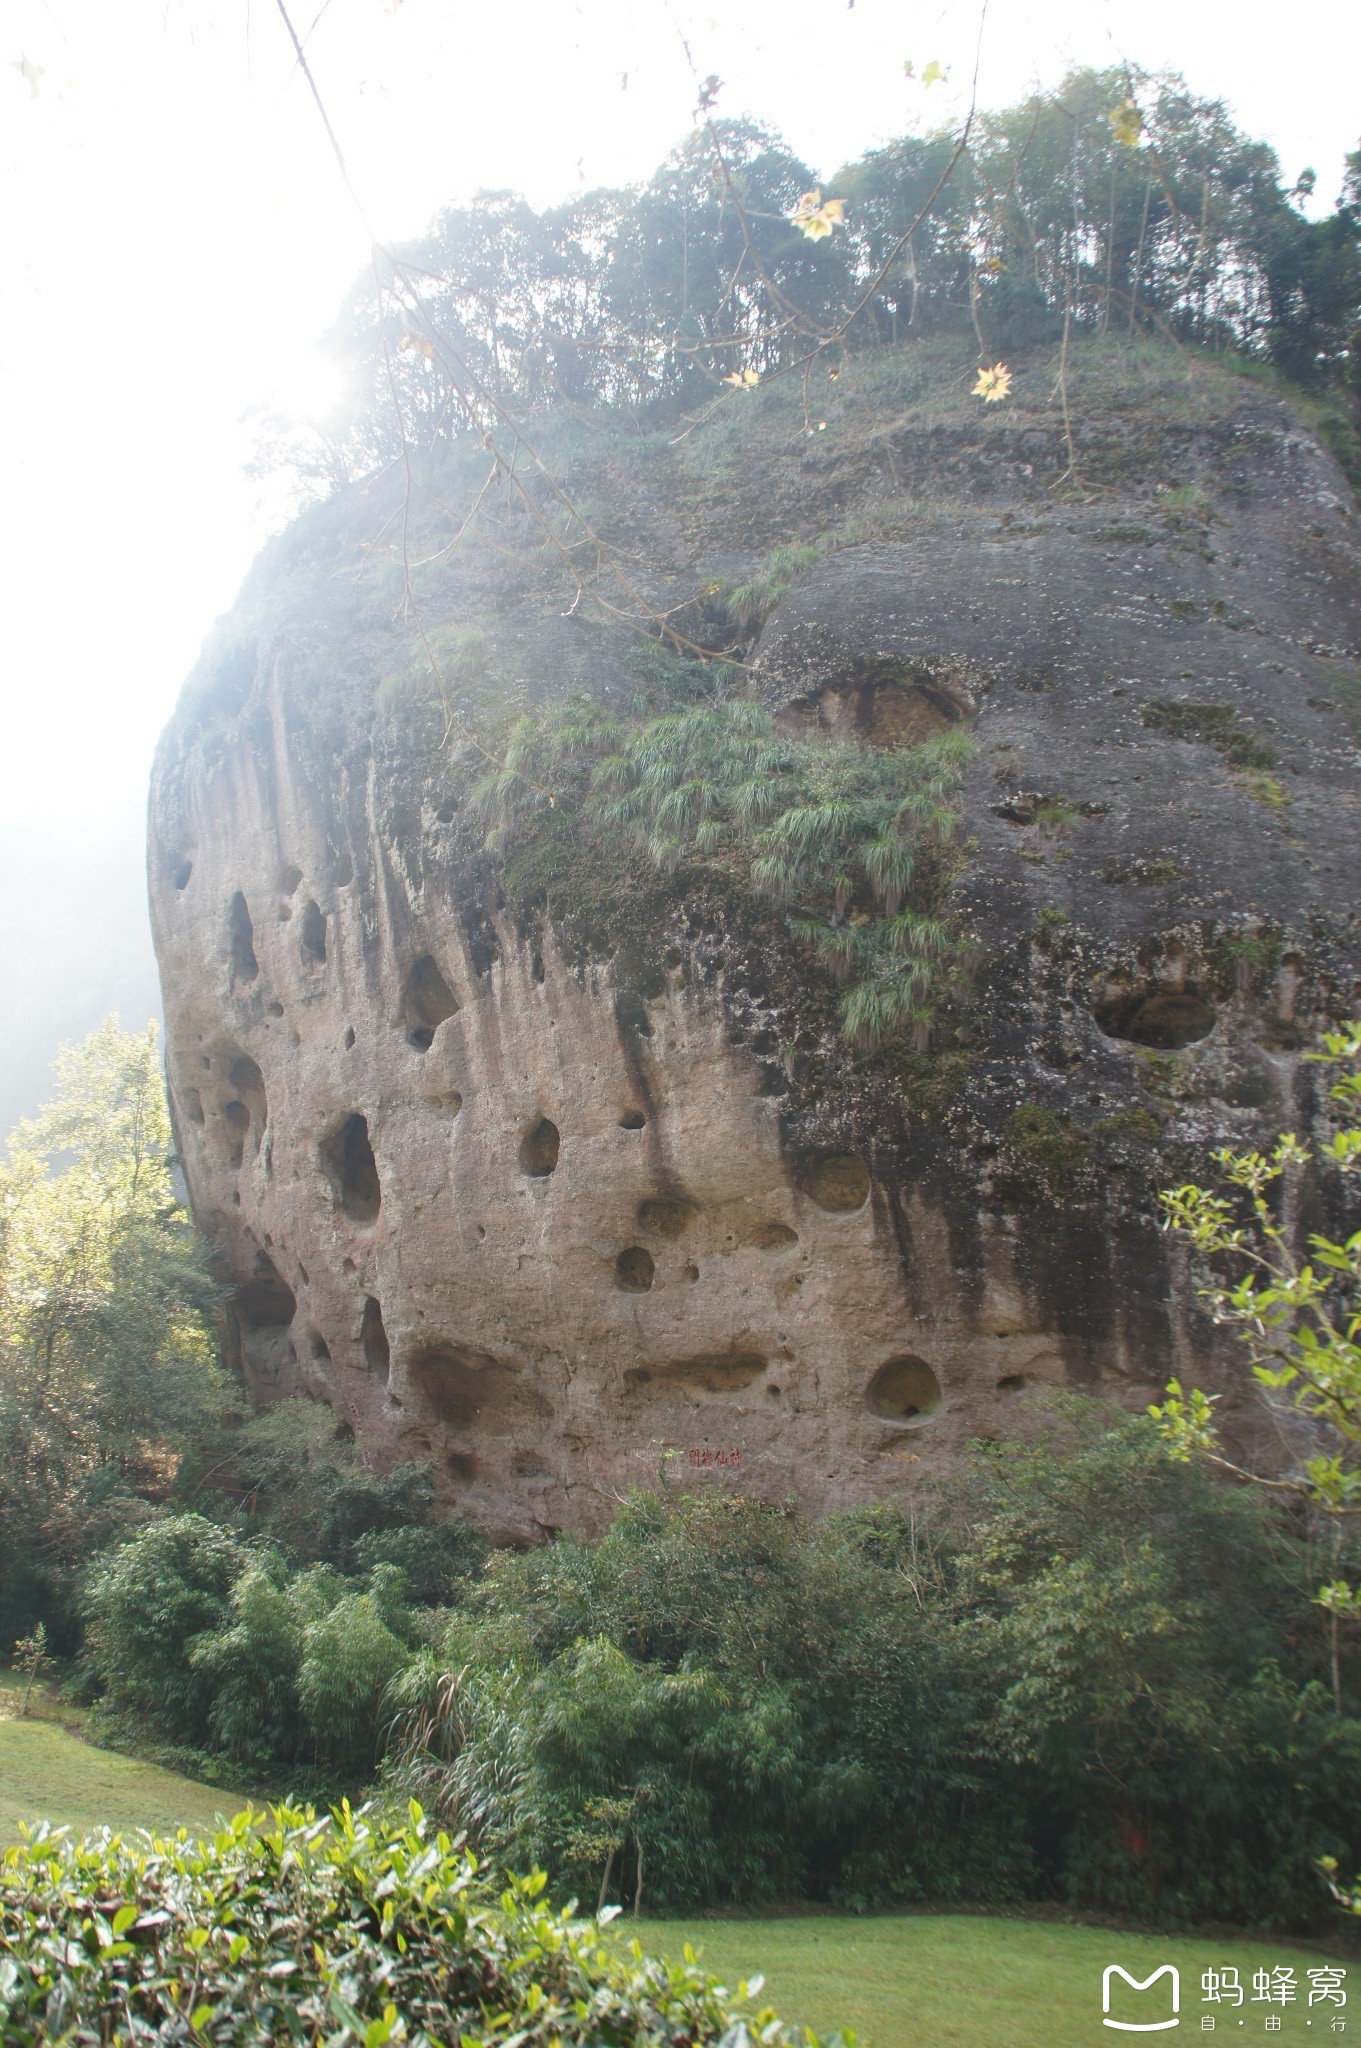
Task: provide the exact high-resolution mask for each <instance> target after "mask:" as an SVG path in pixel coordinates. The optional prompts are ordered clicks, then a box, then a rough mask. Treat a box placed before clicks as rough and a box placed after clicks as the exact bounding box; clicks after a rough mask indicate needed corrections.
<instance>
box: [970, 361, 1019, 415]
mask: <svg viewBox="0 0 1361 2048" xmlns="http://www.w3.org/2000/svg"><path fill="white" fill-rule="evenodd" d="M1010 390H1011V372H1010V370H1009V369H1008V368H1007V366H1006V364H1005V363H994V364H993V365H992V367H991V369H989V368H988V367H987V365H986V364H985V365H984V366H983V368H981V369H980V370H979V372H978V382H977V383H976V384H975V385H974V387H973V391H972V393H971V394H970V395H971V396H972V397H974V398H981V399H982V400H983V401H984V403H985V404H987V405H996V404H997V402H998V400H999V399H1002V398H1005V397H1006V396H1007V394H1008V392H1009V391H1010Z"/></svg>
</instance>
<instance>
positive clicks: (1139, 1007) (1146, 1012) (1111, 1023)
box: [1092, 988, 1215, 1052]
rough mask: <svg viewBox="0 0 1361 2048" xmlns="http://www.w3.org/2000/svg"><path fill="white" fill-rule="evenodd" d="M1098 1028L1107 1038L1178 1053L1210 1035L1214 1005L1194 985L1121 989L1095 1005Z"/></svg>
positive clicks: (1212, 1026)
mask: <svg viewBox="0 0 1361 2048" xmlns="http://www.w3.org/2000/svg"><path fill="white" fill-rule="evenodd" d="M1092 1016H1093V1017H1094V1018H1095V1020H1096V1025H1097V1029H1098V1030H1099V1031H1101V1032H1102V1033H1103V1034H1104V1035H1105V1037H1107V1038H1119V1039H1123V1040H1125V1042H1126V1043H1128V1044H1132V1045H1147V1046H1150V1047H1152V1048H1153V1049H1154V1050H1155V1051H1158V1052H1177V1051H1179V1050H1180V1049H1181V1047H1182V1046H1185V1045H1195V1044H1196V1043H1197V1042H1198V1041H1199V1040H1200V1039H1202V1038H1208V1037H1209V1035H1210V1033H1211V1032H1212V1031H1213V1030H1214V1026H1215V1007H1214V1004H1213V1003H1212V1002H1211V1001H1210V999H1209V997H1208V996H1206V995H1204V994H1202V993H1201V992H1200V991H1199V990H1198V989H1194V988H1160V989H1153V990H1143V989H1140V990H1129V989H1120V990H1117V991H1115V992H1113V993H1112V994H1110V995H1107V996H1104V997H1101V998H1099V999H1098V1000H1097V1001H1096V1002H1094V1003H1093V1004H1092Z"/></svg>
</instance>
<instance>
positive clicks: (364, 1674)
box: [298, 1565, 411, 1771]
mask: <svg viewBox="0 0 1361 2048" xmlns="http://www.w3.org/2000/svg"><path fill="white" fill-rule="evenodd" d="M374 1580H375V1583H374V1584H373V1585H372V1586H371V1587H370V1589H369V1591H368V1592H366V1593H347V1594H346V1595H345V1596H344V1598H343V1599H341V1600H338V1601H337V1602H336V1604H335V1605H334V1606H333V1607H332V1608H331V1609H330V1610H329V1612H328V1613H326V1614H325V1615H323V1616H322V1617H321V1618H320V1619H319V1620H317V1621H314V1622H313V1623H312V1625H311V1626H310V1627H309V1628H308V1630H307V1633H306V1637H305V1647H304V1650H303V1657H302V1665H301V1668H300V1670H299V1673H298V1697H299V1699H300V1700H301V1702H302V1710H303V1714H304V1716H305V1717H306V1720H307V1725H308V1727H309V1729H310V1730H311V1733H312V1739H313V1741H314V1742H315V1744H316V1748H317V1754H318V1756H319V1757H321V1758H323V1759H324V1760H325V1761H326V1762H328V1763H330V1764H332V1765H333V1766H335V1767H336V1768H337V1769H339V1770H342V1771H366V1770H371V1769H372V1768H373V1765H374V1762H375V1759H376V1751H377V1744H378V1726H379V1706H380V1702H381V1700H382V1697H383V1692H384V1690H385V1688H386V1687H387V1685H388V1684H389V1682H390V1681H391V1679H392V1678H394V1677H395V1676H396V1674H397V1672H398V1671H400V1670H401V1668H402V1666H403V1665H404V1664H406V1663H408V1662H409V1661H410V1658H411V1652H410V1650H409V1649H408V1648H407V1646H406V1644H405V1643H404V1642H402V1640H401V1639H400V1637H399V1636H398V1635H397V1634H396V1633H395V1632H394V1628H393V1626H392V1624H393V1623H396V1624H397V1625H398V1626H399V1627H400V1626H402V1625H403V1624H404V1622H405V1620H406V1614H405V1609H404V1607H403V1606H402V1604H401V1598H400V1583H401V1579H400V1574H399V1573H398V1572H396V1571H395V1570H394V1569H393V1567H392V1566H391V1565H380V1566H379V1567H378V1570H377V1572H376V1573H375V1574H374Z"/></svg>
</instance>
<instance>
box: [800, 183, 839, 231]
mask: <svg viewBox="0 0 1361 2048" xmlns="http://www.w3.org/2000/svg"><path fill="white" fill-rule="evenodd" d="M845 217H846V202H845V200H844V199H824V198H823V196H822V191H821V188H820V187H819V186H816V185H815V186H814V187H813V190H812V191H811V192H805V193H804V195H803V197H802V198H801V199H800V201H799V203H798V205H797V206H796V207H795V208H794V210H793V212H792V213H791V214H790V216H789V218H790V220H791V221H792V222H793V223H794V226H795V227H796V228H799V229H800V230H801V231H802V232H803V233H804V234H805V235H807V237H808V239H809V241H810V242H818V241H821V239H822V237H823V236H824V235H830V234H831V232H832V229H833V228H834V227H838V226H839V225H840V223H841V222H842V221H843V220H844V219H845Z"/></svg>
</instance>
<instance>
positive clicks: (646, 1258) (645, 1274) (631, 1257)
mask: <svg viewBox="0 0 1361 2048" xmlns="http://www.w3.org/2000/svg"><path fill="white" fill-rule="evenodd" d="M656 1270H657V1269H656V1267H655V1266H654V1264H653V1262H652V1254H651V1252H649V1251H645V1250H644V1248H643V1246H642V1245H640V1244H631V1245H629V1246H628V1248H627V1249H626V1250H625V1251H622V1252H620V1254H619V1256H618V1258H617V1259H616V1260H615V1262H614V1284H615V1286H616V1287H618V1288H620V1289H621V1290H622V1291H623V1292H624V1293H625V1294H646V1293H647V1291H648V1289H649V1288H650V1287H651V1285H652V1280H653V1276H654V1274H655V1273H656Z"/></svg>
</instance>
